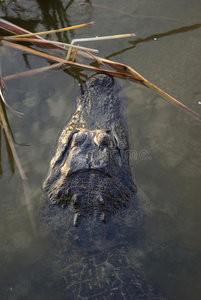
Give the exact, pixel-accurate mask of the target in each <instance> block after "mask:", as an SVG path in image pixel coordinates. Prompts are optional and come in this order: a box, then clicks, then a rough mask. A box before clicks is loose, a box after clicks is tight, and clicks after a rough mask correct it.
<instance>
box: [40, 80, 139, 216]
mask: <svg viewBox="0 0 201 300" xmlns="http://www.w3.org/2000/svg"><path fill="white" fill-rule="evenodd" d="M83 88H84V90H83V93H82V95H80V97H78V99H77V110H76V112H75V113H74V115H73V116H72V119H71V120H70V122H69V123H68V125H67V126H66V127H65V128H64V129H63V131H62V133H61V136H60V138H59V142H58V147H57V151H56V154H55V156H54V158H53V159H52V161H51V165H50V172H49V175H48V178H47V179H46V181H45V183H44V190H45V191H46V192H47V194H48V196H49V198H50V200H51V201H52V203H55V204H64V205H68V206H69V207H70V209H71V210H72V211H74V212H75V213H78V214H79V215H84V214H89V213H93V212H95V211H96V212H98V213H100V212H104V213H107V212H109V213H115V211H116V210H118V209H121V208H123V207H126V206H127V205H128V204H129V201H130V198H131V197H132V196H133V194H134V193H135V192H136V187H135V184H134V183H133V180H132V175H131V172H130V166H129V158H128V150H129V146H128V129H127V125H126V120H125V117H124V112H123V110H124V107H123V104H125V101H122V98H123V96H121V88H120V86H119V84H118V82H117V81H115V80H114V79H113V78H112V77H109V76H107V75H103V74H101V75H96V76H92V77H91V78H90V79H88V81H87V82H86V83H85V84H84V86H83Z"/></svg>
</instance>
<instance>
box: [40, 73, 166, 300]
mask: <svg viewBox="0 0 201 300" xmlns="http://www.w3.org/2000/svg"><path fill="white" fill-rule="evenodd" d="M82 89H83V90H82V93H81V95H80V96H79V97H78V98H77V109H76V112H75V113H74V114H73V116H72V118H71V120H70V121H69V123H68V124H67V126H66V127H65V128H64V129H63V131H62V133H61V136H60V138H59V141H58V147H57V150H56V153H55V156H54V157H53V159H52V161H51V164H50V170H49V174H48V177H47V179H46V180H45V182H44V190H45V193H46V197H45V198H44V200H43V203H42V207H41V218H42V222H43V225H44V228H45V230H46V232H47V234H48V236H49V239H51V240H52V244H53V245H54V247H53V249H54V250H53V252H52V253H51V254H50V255H49V257H48V259H49V260H50V261H51V264H52V265H53V268H52V272H51V279H50V280H48V282H51V280H52V281H55V285H54V287H55V289H57V295H58V298H57V299H62V300H64V299H66V300H68V299H69V300H70V299H83V300H84V299H85V300H92V299H93V300H95V299H96V300H102V299H108V300H109V299H110V300H111V299H115V300H129V299H132V300H134V299H137V300H140V299H158V300H159V299H160V300H161V299H164V298H163V297H162V296H161V295H160V294H159V293H158V292H157V291H156V289H155V288H154V287H153V286H152V285H151V284H150V283H149V282H148V281H147V280H146V278H145V277H144V276H143V275H142V273H141V271H139V262H138V260H137V258H136V257H135V250H134V249H135V248H134V245H135V243H136V237H137V232H138V230H139V228H140V227H141V225H142V223H143V220H144V218H145V217H146V216H147V214H148V208H147V204H146V201H145V200H144V198H143V197H140V196H139V195H138V194H137V193H136V186H135V184H134V182H133V179H132V174H131V171H130V165H129V155H128V154H129V144H128V129H127V124H126V119H125V114H124V110H125V107H124V106H125V98H124V96H123V95H122V90H121V87H120V85H119V83H118V82H117V81H116V80H115V79H114V78H112V77H110V76H107V75H104V74H98V75H93V76H92V77H90V78H89V79H88V80H87V81H86V83H85V84H84V85H82ZM75 225H76V226H75ZM132 245H133V246H132ZM49 274H50V273H49Z"/></svg>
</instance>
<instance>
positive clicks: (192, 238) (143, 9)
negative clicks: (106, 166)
mask: <svg viewBox="0 0 201 300" xmlns="http://www.w3.org/2000/svg"><path fill="white" fill-rule="evenodd" d="M200 10H201V3H200V1H198V0H193V1H187V0H179V1H171V0H169V1H165V0H151V1H148V0H147V1H146V0H144V1H128V0H126V1H123V2H122V1H119V0H115V1H105V0H103V1H101V2H100V1H96V0H93V1H66V0H63V1H53V0H52V1H39V0H38V1H35V0H31V1H25V0H24V1H20V2H19V1H1V4H0V16H1V17H3V18H5V19H6V20H9V21H11V22H13V23H15V24H17V25H19V26H23V27H24V28H26V29H28V30H30V31H34V32H36V31H41V30H49V29H55V28H60V27H65V26H71V25H75V24H80V23H85V22H89V21H96V23H95V25H94V26H93V27H87V28H84V29H79V30H74V31H72V32H69V33H61V34H53V35H51V37H50V38H52V39H56V40H59V41H64V42H69V41H71V40H72V38H82V37H91V36H101V35H107V34H111V35H112V34H119V33H130V32H134V33H135V34H136V37H135V38H132V39H125V40H113V41H106V42H100V41H99V42H98V41H97V42H93V43H92V42H91V43H87V44H86V45H87V46H89V47H94V48H98V49H99V51H100V54H99V55H100V56H101V57H106V58H109V59H112V60H115V61H118V62H121V63H124V64H127V65H129V66H131V67H133V68H134V69H136V70H137V71H138V72H139V73H140V74H142V75H143V76H144V77H146V78H147V79H148V80H150V81H151V82H153V83H154V84H156V85H157V86H159V87H160V88H162V89H164V90H165V91H166V92H168V93H170V94H171V95H173V96H174V97H175V98H177V99H178V100H180V101H181V102H182V103H184V104H185V105H187V106H189V107H191V108H192V109H193V110H195V111H196V112H198V113H199V114H201V105H200V102H201V85H200V75H201V62H200V46H201V39H200V34H201V28H200V27H201V23H200ZM1 34H3V32H1ZM0 61H1V72H2V76H6V75H10V74H14V73H20V72H23V71H26V70H29V69H34V68H39V67H42V66H46V65H49V62H48V61H46V60H45V59H42V58H38V57H35V56H32V55H29V54H25V53H21V52H19V51H17V50H13V49H5V48H3V47H1V48H0ZM71 71H73V74H74V76H71V75H70V74H68V72H67V71H66V72H64V71H63V70H62V69H60V70H55V71H49V72H46V73H41V74H40V75H37V76H33V77H27V78H23V79H16V80H12V81H7V82H6V87H7V89H6V92H5V97H6V100H7V101H8V103H9V104H10V105H11V106H12V107H13V108H14V109H16V110H18V111H22V112H24V116H23V118H21V119H19V118H17V117H16V116H15V115H13V114H12V113H10V112H8V118H9V122H10V126H11V129H12V132H13V135H14V137H15V141H16V142H17V143H18V144H19V145H16V149H17V152H18V155H19V157H20V160H21V162H22V165H23V168H24V170H25V172H26V175H27V177H28V179H29V184H30V189H31V199H32V205H33V213H34V214H35V215H36V214H37V210H38V205H39V202H40V199H41V197H42V183H43V181H44V179H45V176H46V174H47V171H48V166H49V160H50V158H51V156H52V155H53V153H54V151H55V145H56V140H57V137H58V135H59V132H60V131H61V129H62V127H63V126H64V125H65V123H66V122H67V120H68V119H69V117H70V116H71V114H72V112H73V108H74V99H75V91H76V89H77V87H78V80H79V79H80V74H82V76H81V77H82V78H84V76H88V75H90V74H91V73H90V72H88V71H85V70H75V69H74V70H71ZM121 84H122V86H123V89H124V93H125V94H126V96H127V99H128V104H127V106H128V109H127V114H128V116H127V117H128V124H129V131H130V139H131V150H132V151H133V162H132V165H133V169H134V171H135V175H136V178H137V182H138V186H139V187H140V189H141V190H142V191H144V192H145V193H146V195H147V197H148V199H149V201H150V204H151V210H152V217H151V219H150V220H149V223H148V224H147V229H146V231H147V239H146V240H145V241H144V242H143V268H144V270H145V272H146V273H147V274H148V276H149V277H150V278H151V279H152V280H153V281H155V282H156V284H157V285H158V286H159V287H160V288H162V289H163V290H165V292H166V294H167V295H168V296H169V298H170V299H175V300H181V299H182V300H188V299H200V298H201V271H200V270H201V239H200V236H201V204H200V203H201V202H200V194H201V185H200V176H201V152H200V147H201V130H200V126H201V125H200V123H199V122H197V121H196V120H194V119H192V118H191V117H190V116H188V115H186V114H185V113H184V112H182V111H180V110H179V109H177V108H175V107H174V106H172V105H170V104H169V103H167V102H165V101H164V100H163V99H162V98H160V97H159V96H158V95H156V94H154V93H153V92H151V91H150V90H149V89H147V88H145V87H143V86H141V85H139V84H135V83H132V82H129V81H126V80H121ZM23 143H24V144H27V146H23V145H20V144H23ZM0 172H1V176H0V189H1V197H0V198H1V201H0V212H1V218H0V262H1V272H0V280H1V286H3V287H4V292H5V291H6V295H7V299H20V298H17V296H16V294H15V291H14V290H13V288H12V286H10V285H9V278H10V277H11V276H13V275H15V274H16V276H17V274H18V273H19V272H20V271H21V270H23V269H24V268H27V267H29V266H30V265H32V264H33V263H34V262H35V261H37V260H38V259H39V258H40V257H41V256H42V255H43V254H44V252H45V251H46V250H47V248H48V247H49V245H48V242H47V241H46V239H45V238H42V237H41V238H38V239H35V238H34V236H33V232H32V228H31V225H30V220H29V217H28V214H27V208H26V204H25V199H24V194H23V188H22V182H21V179H20V176H19V173H18V170H17V168H16V166H15V164H14V163H13V162H12V159H11V158H9V156H8V153H7V147H6V143H5V139H4V135H3V132H1V169H0ZM37 226H39V225H37ZM4 295H5V293H4ZM0 298H1V296H0Z"/></svg>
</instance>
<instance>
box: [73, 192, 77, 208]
mask: <svg viewBox="0 0 201 300" xmlns="http://www.w3.org/2000/svg"><path fill="white" fill-rule="evenodd" d="M77 200H78V197H77V195H75V194H74V195H73V196H72V201H73V205H74V206H76V205H77V204H78V201H77Z"/></svg>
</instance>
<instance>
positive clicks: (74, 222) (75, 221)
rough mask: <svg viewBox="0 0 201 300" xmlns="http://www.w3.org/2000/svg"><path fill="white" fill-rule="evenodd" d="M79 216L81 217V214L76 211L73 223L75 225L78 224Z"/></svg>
mask: <svg viewBox="0 0 201 300" xmlns="http://www.w3.org/2000/svg"><path fill="white" fill-rule="evenodd" d="M78 217H79V214H77V213H76V214H75V215H74V219H73V225H74V226H77V221H78Z"/></svg>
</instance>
